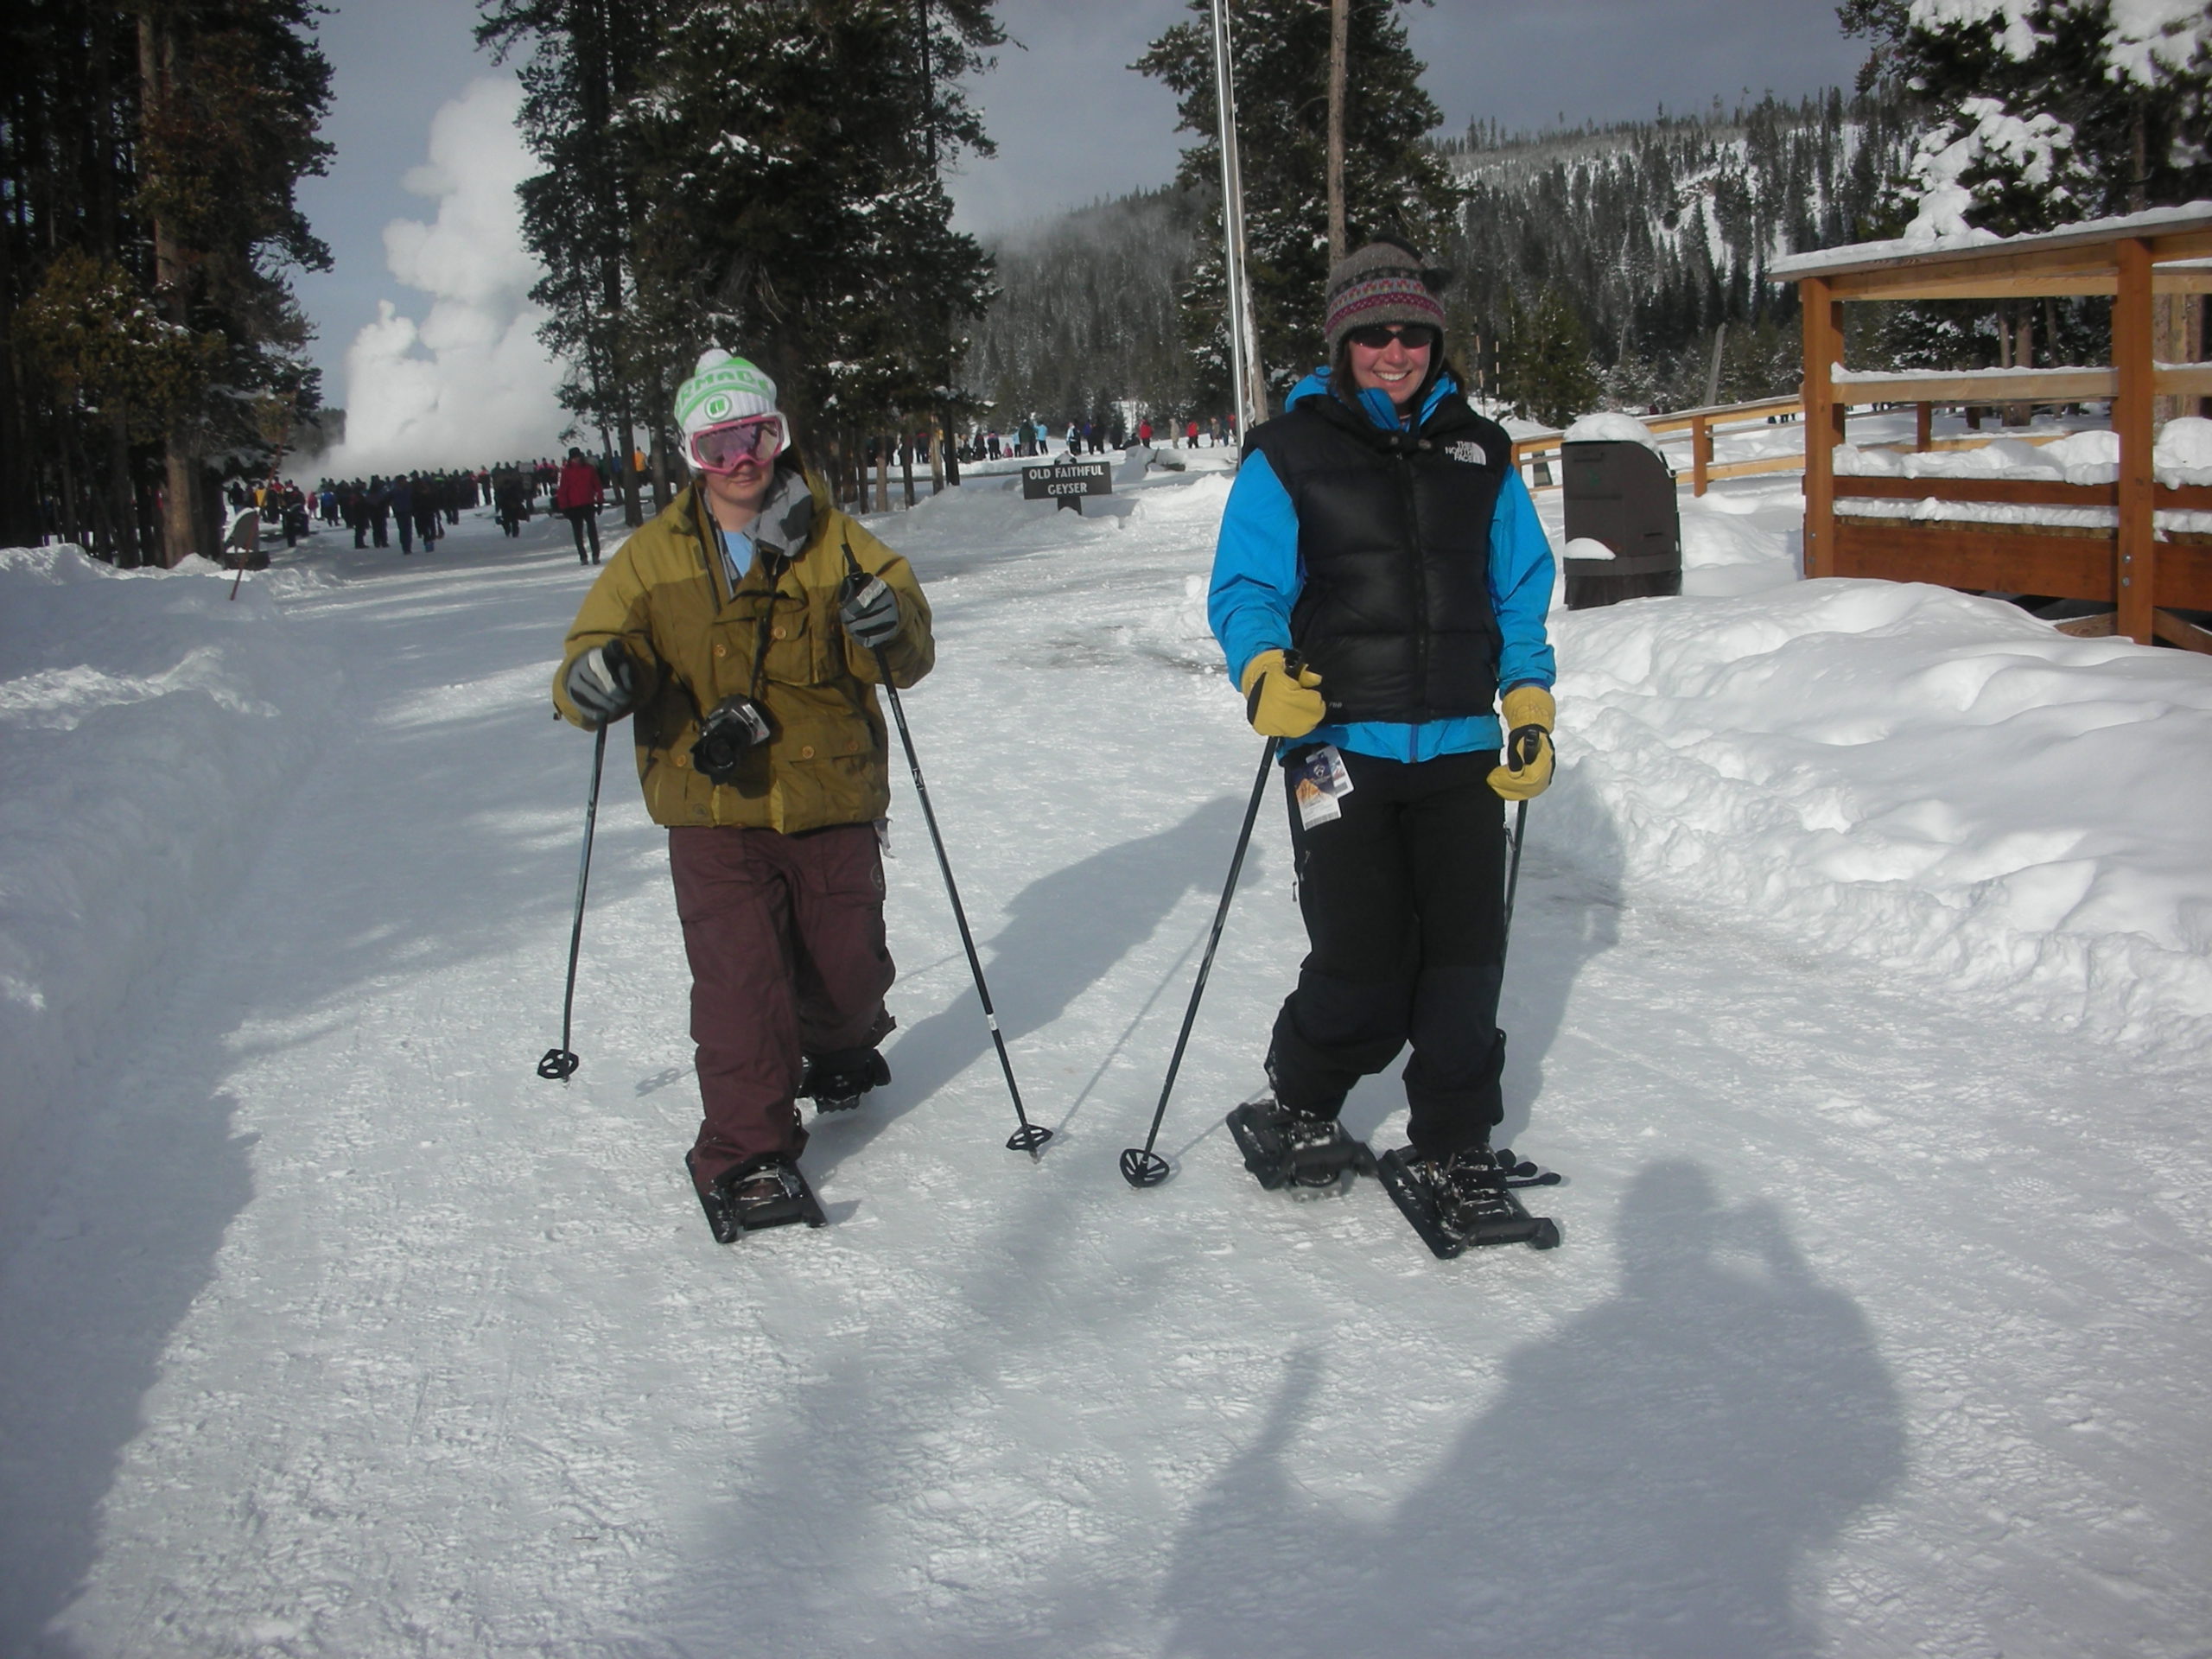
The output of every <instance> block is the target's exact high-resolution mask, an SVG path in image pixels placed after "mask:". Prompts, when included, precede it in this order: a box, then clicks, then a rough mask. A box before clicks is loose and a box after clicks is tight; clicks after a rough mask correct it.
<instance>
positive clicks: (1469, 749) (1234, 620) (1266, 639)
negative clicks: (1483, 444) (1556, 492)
mask: <svg viewBox="0 0 2212 1659" xmlns="http://www.w3.org/2000/svg"><path fill="white" fill-rule="evenodd" d="M1458 391H1459V387H1458V385H1456V384H1455V383H1454V382H1453V380H1452V377H1451V376H1450V375H1448V374H1440V375H1439V376H1438V377H1437V380H1436V384H1435V385H1433V386H1432V387H1431V388H1430V389H1429V391H1428V394H1427V397H1426V398H1425V399H1424V400H1423V402H1422V404H1421V415H1420V419H1419V420H1417V421H1415V422H1414V425H1415V426H1419V425H1420V424H1421V422H1424V421H1426V420H1427V419H1428V417H1429V416H1430V415H1431V414H1432V413H1433V412H1434V410H1435V409H1436V406H1437V404H1439V403H1440V401H1442V400H1443V399H1444V398H1446V397H1452V396H1455V395H1456V394H1457V393H1458ZM1329 395H1330V393H1329V379H1328V371H1327V370H1326V369H1320V370H1317V371H1315V372H1313V373H1312V374H1309V375H1307V376H1306V378H1305V379H1303V380H1301V381H1300V382H1299V383H1298V385H1296V386H1295V387H1294V388H1293V389H1292V391H1291V394H1290V396H1289V397H1287V399H1285V400H1284V407H1285V409H1286V410H1288V409H1291V408H1294V407H1296V406H1297V405H1298V404H1300V403H1301V402H1302V401H1304V400H1305V399H1306V398H1308V397H1327V396H1329ZM1357 407H1358V408H1359V409H1360V410H1363V412H1364V413H1365V414H1366V416H1367V418H1368V419H1369V420H1370V421H1372V422H1373V423H1375V424H1376V426H1377V427H1378V428H1382V429H1386V430H1387V429H1389V428H1391V427H1393V426H1395V425H1397V424H1398V411H1397V409H1396V407H1395V405H1394V404H1392V403H1391V402H1390V399H1389V395H1388V394H1387V393H1385V392H1383V391H1380V390H1370V391H1363V392H1362V393H1361V394H1360V395H1359V398H1358V401H1357ZM1305 581H1306V571H1305V569H1304V566H1303V564H1302V563H1301V562H1300V558H1299V555H1298V514H1297V510H1296V508H1295V506H1294V505H1293V503H1292V501H1291V498H1290V493H1289V492H1288V491H1287V490H1286V489H1285V488H1284V487H1283V486H1282V483H1281V480H1278V479H1277V478H1276V477H1275V474H1274V468H1273V467H1270V466H1269V465H1268V460H1267V457H1266V456H1264V455H1262V454H1259V453H1258V452H1257V451H1256V450H1251V449H1247V450H1246V452H1245V455H1244V459H1243V462H1242V463H1241V464H1240V465H1239V467H1237V470H1236V482H1235V483H1234V484H1232V485H1231V486H1230V491H1229V502H1228V505H1227V506H1226V507H1225V508H1224V510H1223V512H1222V516H1221V533H1220V537H1219V538H1218V539H1217V541H1216V542H1215V543H1214V555H1213V581H1212V584H1211V588H1210V590H1209V591H1208V594H1207V597H1206V619H1207V620H1208V621H1209V622H1210V623H1211V625H1212V627H1213V634H1214V638H1215V639H1217V640H1219V641H1220V642H1221V649H1222V654H1223V655H1224V657H1225V658H1227V660H1228V664H1229V677H1230V682H1231V683H1242V681H1243V675H1244V668H1245V664H1248V663H1249V662H1250V661H1251V660H1252V658H1255V657H1256V656H1258V655H1259V654H1260V653H1261V652H1263V651H1274V650H1287V649H1288V648H1289V646H1290V645H1291V643H1292V641H1291V632H1290V616H1291V611H1292V608H1293V607H1294V606H1295V605H1296V604H1297V603H1298V597H1299V594H1300V592H1301V591H1302V590H1303V588H1304V587H1305ZM1552 584H1553V565H1552V549H1551V542H1550V540H1549V539H1548V537H1546V536H1545V534H1544V527H1543V525H1542V524H1541V523H1539V522H1538V521H1537V518H1536V507H1535V502H1533V501H1531V500H1530V499H1529V491H1528V486H1525V485H1524V484H1522V481H1521V475H1520V474H1519V473H1518V472H1517V471H1516V470H1512V469H1509V470H1508V472H1507V474H1506V477H1505V481H1504V485H1503V488H1501V489H1500V490H1499V492H1498V496H1497V508H1496V510H1495V512H1493V513H1492V515H1491V526H1490V596H1491V608H1492V609H1493V610H1494V611H1495V613H1497V626H1498V632H1499V635H1500V639H1501V644H1500V647H1499V652H1498V664H1497V683H1498V686H1499V688H1500V689H1501V690H1511V689H1512V688H1513V687H1514V686H1516V685H1541V686H1546V687H1548V686H1549V685H1550V684H1551V683H1552V681H1553V679H1554V675H1555V672H1556V670H1555V667H1554V662H1553V658H1552V648H1551V645H1550V644H1549V642H1548V640H1547V639H1545V637H1544V616H1545V613H1547V612H1548V611H1549V610H1550V608H1551V600H1552ZM1323 690H1324V693H1325V692H1326V690H1327V688H1326V687H1324V688H1323ZM1502 741H1503V737H1502V734H1501V733H1500V730H1499V727H1498V721H1497V715H1495V714H1488V715H1453V716H1452V717H1450V718H1447V719H1443V720H1431V721H1421V722H1419V723H1418V724H1413V725H1404V724H1400V723H1397V722H1395V721H1351V722H1342V723H1333V722H1325V723H1324V724H1322V725H1320V726H1317V727H1316V728H1314V729H1313V733H1312V734H1310V735H1309V736H1306V737H1303V738H1300V739H1299V740H1298V743H1299V744H1300V746H1303V745H1305V744H1307V743H1333V744H1335V745H1336V746H1337V747H1338V748H1340V749H1350V750H1351V751H1352V752H1353V753H1357V754H1371V755H1375V756H1377V757H1379V758H1381V759H1383V760H1403V761H1418V760H1434V759H1435V758H1436V757H1437V756H1439V755H1445V754H1465V753H1477V752H1482V751H1487V750H1492V749H1496V748H1497V747H1499V745H1500V743H1501V742H1502Z"/></svg>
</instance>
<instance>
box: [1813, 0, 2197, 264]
mask: <svg viewBox="0 0 2212 1659" xmlns="http://www.w3.org/2000/svg"><path fill="white" fill-rule="evenodd" d="M1839 16H1840V17H1841V19H1842V22H1843V26H1844V29H1845V32H1846V33H1847V34H1853V35H1864V36H1866V37H1867V38H1869V39H1870V40H1871V41H1872V42H1873V52H1872V55H1871V56H1870V57H1869V59H1868V61H1867V65H1866V69H1865V70H1864V71H1863V72H1862V73H1861V77H1860V79H1861V82H1862V84H1863V85H1867V86H1882V87H1885V88H1887V89H1889V90H1891V91H1893V92H1899V93H1904V94H1909V95H1910V98H1911V99H1912V100H1913V101H1914V103H1915V104H1916V106H1917V111H1918V114H1919V117H1920V122H1921V132H1920V139H1919V145H1918V149H1917V152H1916V156H1915V157H1914V160H1913V162H1912V164H1911V166H1910V170H1909V173H1908V175H1907V176H1906V177H1905V178H1904V180H1901V181H1899V187H1898V188H1899V196H1900V200H1901V203H1902V204H1903V205H1904V206H1905V207H1910V209H1912V210H1913V220H1914V224H1915V225H1916V226H1917V227H1918V228H1919V229H1920V231H1921V232H1923V233H1928V234H1940V233H1946V232H1957V231H1960V230H1964V229H1969V228H1971V229H1980V230H1993V231H1996V232H1999V233H2000V234H2012V233H2014V232H2021V231H2031V230H2045V229H2049V228H2050V227H2051V226H2054V225H2056V224H2061V223H2064V222H2066V221H2067V220H2069V219H2082V218H2087V217H2091V216H2094V215H2097V214H2104V213H2132V212H2135V211H2138V210H2139V209H2141V208H2143V207H2152V206H2160V205H2165V204H2171V203H2178V202H2183V201H2187V200H2192V199H2194V198H2197V197H2201V196H2203V195H2206V194H2212V148H2208V129H2212V9H2208V8H2207V7H2205V6H2204V5H2202V3H2201V0H2133V3H2125V4H2115V3H2113V0H1991V3H1989V4H1987V5H1985V6H1982V7H1978V8H1974V9H1973V10H1961V8H1959V7H1958V6H1956V5H1955V4H1948V3H1943V0H1845V3H1844V4H1843V5H1842V6H1841V7H1840V8H1839Z"/></svg>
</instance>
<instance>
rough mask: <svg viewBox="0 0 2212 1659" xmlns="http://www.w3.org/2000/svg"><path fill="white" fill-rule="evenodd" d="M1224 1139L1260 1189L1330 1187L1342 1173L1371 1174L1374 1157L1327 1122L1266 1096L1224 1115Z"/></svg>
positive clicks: (1332, 1122)
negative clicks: (1226, 1133) (1226, 1118)
mask: <svg viewBox="0 0 2212 1659" xmlns="http://www.w3.org/2000/svg"><path fill="white" fill-rule="evenodd" d="M1229 1133H1230V1135H1232V1136H1234V1137H1235V1138H1236V1149H1237V1150H1238V1151H1239V1152H1241V1153H1243V1154H1244V1167H1245V1168H1247V1169H1249V1170H1250V1171H1251V1172H1252V1173H1253V1175H1254V1176H1255V1177H1256V1178H1257V1179H1258V1180H1259V1183H1260V1185H1262V1186H1264V1187H1265V1188H1267V1189H1268V1192H1274V1191H1275V1190H1276V1189H1277V1188H1278V1187H1283V1186H1300V1187H1325V1186H1334V1185H1337V1184H1338V1182H1339V1181H1341V1180H1342V1179H1344V1175H1345V1174H1346V1173H1347V1172H1357V1173H1366V1174H1370V1175H1371V1174H1373V1173H1375V1158H1374V1154H1371V1153H1370V1152H1369V1151H1368V1149H1367V1144H1366V1142H1364V1141H1355V1140H1353V1139H1352V1138H1351V1135H1347V1134H1346V1133H1345V1132H1344V1125H1342V1124H1341V1123H1339V1122H1337V1120H1336V1119H1335V1118H1333V1117H1307V1116H1304V1115H1302V1114H1300V1113H1298V1112H1294V1111H1292V1110H1291V1109H1289V1108H1288V1107H1287V1106H1284V1105H1281V1104H1280V1103H1277V1102H1276V1101H1275V1099H1274V1097H1273V1096H1268V1095H1262V1096H1261V1097H1260V1098H1259V1099H1257V1100H1249V1101H1246V1102H1245V1103H1244V1104H1243V1105H1242V1106H1239V1107H1238V1108H1237V1109H1236V1110H1235V1111H1233V1112H1231V1113H1230V1115H1229Z"/></svg>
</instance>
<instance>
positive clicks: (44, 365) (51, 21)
mask: <svg viewBox="0 0 2212 1659" xmlns="http://www.w3.org/2000/svg"><path fill="white" fill-rule="evenodd" d="M316 10H317V8H316V7H315V5H314V4H312V3H311V0H137V3H133V4H130V5H124V4H122V3H99V0H50V3H45V4H41V5H37V6H26V7H16V8H14V9H12V10H10V13H9V17H8V22H7V26H6V27H7V33H6V36H5V45H6V47H7V48H8V49H7V51H6V54H5V59H6V60H5V62H4V64H0V178H4V184H5V190H6V195H7V200H8V202H9V208H10V211H9V212H8V213H7V214H6V215H4V217H0V289H4V291H5V296H6V301H7V324H6V330H5V334H4V336H0V355H4V359H5V362H4V366H5V369H6V373H5V376H4V390H0V411H4V413H0V512H4V514H5V521H6V522H5V533H6V534H7V535H8V536H9V537H10V538H11V539H22V540H29V539H32V538H34V537H36V536H37V535H40V534H41V533H54V532H60V533H61V534H64V535H67V536H71V537H76V538H78V539H80V540H83V541H86V542H88V543H92V544H95V545H97V546H99V548H100V549H101V550H103V551H104V552H105V553H106V554H107V555H108V556H111V557H117V558H119V559H122V560H124V561H125V562H130V563H135V562H137V559H138V558H139V557H140V556H141V555H142V553H143V554H150V555H152V556H156V557H159V558H162V559H163V560H165V561H168V562H172V563H173V562H175V560H177V559H180V558H181V557H183V556H185V555H186V554H188V553H190V552H192V551H194V550H198V551H201V552H213V550H214V544H215V524H214V521H213V512H214V507H215V502H214V499H213V493H212V490H211V488H210V486H211V483H212V482H213V481H214V480H219V478H220V477H221V476H224V475H226V474H227V475H232V476H235V475H237V474H241V473H245V472H248V471H255V470H258V469H260V468H262V467H265V466H266V465H267V464H268V463H269V461H270V459H271V457H272V454H274V449H275V446H274V445H273V444H272V443H271V442H270V438H269V434H270V432H272V431H273V432H279V433H281V432H282V431H283V430H285V429H289V426H290V425H291V423H293V421H294V420H295V419H296V418H298V417H301V416H308V415H310V414H312V413H313V412H314V410H315V408H316V406H317V403H318V399H319V391H320V388H319V385H317V381H316V377H315V372H314V371H313V370H312V369H311V368H310V367H309V366H308V364H307V362H306V360H305V357H304V348H305V345H306V341H307V339H308V327H307V323H306V321H305V319H304V318H303V317H302V315H301V313H300V311H299V308H298V306H297V304H296V302H295V300H294V298H293V296H292V292H291V289H290V286H289V272H290V271H292V270H300V269H308V270H320V269H324V268H326V267H327V264H328V263H329V255H328V253H327V250H325V249H324V248H323V246H322V245H321V243H320V242H319V241H318V240H317V239H316V238H315V236H314V234H313V233H312V232H311V231H310V230H309V229H308V225H307V223H306V221H305V219H303V218H302V216H301V214H300V212H299V209H298V207H297V204H296V200H295V196H294V192H295V189H296V185H297V183H298V181H299V180H300V178H301V177H302V176H303V175H308V174H312V173H319V172H321V170H322V168H323V167H324V165H325V162H326V159H327V156H328V154H329V147H328V145H327V144H326V143H323V142H322V141H321V139H320V138H319V137H316V128H317V126H318V124H319V123H320V121H321V116H322V112H323V111H324V109H325V108H326V107H327V103H328V100H329V86H330V71H329V67H328V65H327V64H326V63H325V62H324V60H323V59H322V56H321V53H320V52H319V51H318V50H317V49H316V48H315V41H314V35H313V28H314V21H315V12H316ZM157 499H158V500H160V501H161V502H162V506H163V508H164V512H163V513H162V516H161V519H160V527H159V533H158V535H156V533H155V531H154V525H155V520H156V515H155V512H154V504H155V503H156V500H157Z"/></svg>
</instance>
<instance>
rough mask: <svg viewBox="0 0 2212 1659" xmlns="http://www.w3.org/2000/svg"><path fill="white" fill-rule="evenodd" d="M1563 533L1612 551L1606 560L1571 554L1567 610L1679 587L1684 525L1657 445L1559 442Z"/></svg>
mask: <svg viewBox="0 0 2212 1659" xmlns="http://www.w3.org/2000/svg"><path fill="white" fill-rule="evenodd" d="M1560 462H1561V464H1562V466H1563V467H1565V468H1566V473H1567V476H1566V478H1565V480H1563V482H1564V485H1565V493H1566V497H1567V540H1568V541H1569V542H1575V541H1580V540H1582V539H1584V538H1587V539H1589V540H1591V541H1593V542H1601V543H1604V544H1605V546H1607V547H1609V548H1611V549H1612V550H1613V556H1612V557H1611V558H1610V559H1568V560H1567V561H1565V563H1566V565H1567V609H1569V610H1570V611H1586V610H1592V609H1594V608H1596V607H1599V606H1600V605H1618V604H1619V603H1620V601H1623V600H1624V599H1649V598H1652V597H1655V596H1671V595H1673V594H1679V593H1681V591H1682V523H1681V514H1680V513H1679V512H1677V511H1676V508H1675V474H1673V473H1672V472H1671V471H1669V468H1668V466H1667V463H1666V461H1665V460H1664V459H1663V458H1662V457H1661V456H1660V455H1659V454H1658V453H1657V452H1656V451H1655V450H1651V449H1648V448H1645V447H1644V446H1643V445H1642V444H1640V443H1629V442H1618V441H1608V442H1587V443H1567V444H1561V445H1560Z"/></svg>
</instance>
